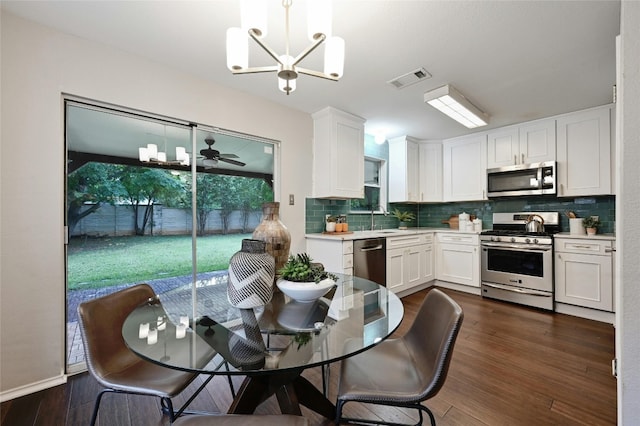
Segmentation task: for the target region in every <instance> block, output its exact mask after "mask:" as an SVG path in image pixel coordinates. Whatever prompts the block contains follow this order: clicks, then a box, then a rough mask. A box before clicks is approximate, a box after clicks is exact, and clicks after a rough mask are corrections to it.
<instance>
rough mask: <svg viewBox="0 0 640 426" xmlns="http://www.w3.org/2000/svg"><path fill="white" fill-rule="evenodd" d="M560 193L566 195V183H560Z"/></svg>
mask: <svg viewBox="0 0 640 426" xmlns="http://www.w3.org/2000/svg"><path fill="white" fill-rule="evenodd" d="M560 195H564V184H563V183H561V184H560Z"/></svg>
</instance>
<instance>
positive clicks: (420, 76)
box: [387, 68, 431, 89]
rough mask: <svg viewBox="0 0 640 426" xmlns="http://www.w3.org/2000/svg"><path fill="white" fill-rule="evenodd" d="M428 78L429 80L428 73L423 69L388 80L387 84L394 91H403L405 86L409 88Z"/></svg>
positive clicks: (429, 75)
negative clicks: (393, 88)
mask: <svg viewBox="0 0 640 426" xmlns="http://www.w3.org/2000/svg"><path fill="white" fill-rule="evenodd" d="M428 78H431V74H429V72H428V71H427V70H425V69H424V68H418V69H417V70H413V71H411V72H408V73H406V74H403V75H401V76H400V77H396V78H394V79H392V80H389V81H387V83H389V84H390V85H392V86H394V87H395V88H396V89H404V88H405V87H407V86H411V85H412V84H415V83H417V82H419V81H422V80H426V79H428Z"/></svg>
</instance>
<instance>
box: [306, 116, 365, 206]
mask: <svg viewBox="0 0 640 426" xmlns="http://www.w3.org/2000/svg"><path fill="white" fill-rule="evenodd" d="M312 117H313V173H312V176H313V183H312V185H313V190H312V193H313V195H312V196H313V197H314V198H337V199H349V198H364V123H365V120H364V119H363V118H360V117H357V116H355V115H353V114H349V113H346V112H343V111H340V110H337V109H335V108H332V107H327V108H324V109H322V110H320V111H318V112H316V113H314V114H312Z"/></svg>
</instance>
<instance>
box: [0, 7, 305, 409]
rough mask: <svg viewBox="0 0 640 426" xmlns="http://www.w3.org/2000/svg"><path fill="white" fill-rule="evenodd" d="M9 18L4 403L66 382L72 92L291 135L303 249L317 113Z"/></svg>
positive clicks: (291, 188) (4, 109)
mask: <svg viewBox="0 0 640 426" xmlns="http://www.w3.org/2000/svg"><path fill="white" fill-rule="evenodd" d="M1 20H2V21H1V24H2V25H1V43H2V45H1V46H2V49H1V52H2V56H1V61H2V62H1V78H2V80H1V82H2V84H1V91H2V95H1V102H2V105H1V114H0V117H1V119H2V129H1V137H2V139H1V150H2V151H1V159H0V161H1V162H0V173H1V180H0V185H1V193H0V195H1V198H0V200H1V201H0V202H1V210H0V215H1V222H0V226H1V228H0V229H1V231H2V234H1V247H0V250H1V264H0V268H1V270H0V400H5V399H10V398H12V397H14V396H17V395H19V394H21V393H25V392H28V391H32V390H34V389H36V388H38V387H42V388H44V387H48V386H51V385H53V384H56V383H58V382H61V381H63V380H64V368H65V362H64V359H65V343H64V342H65V333H64V331H65V309H64V307H65V266H64V260H65V257H64V246H63V241H64V238H63V236H64V233H63V223H64V211H65V206H64V158H65V152H64V143H63V110H62V106H63V104H62V95H61V94H62V93H69V94H72V95H75V96H82V97H86V98H89V99H95V100H99V101H102V102H108V103H112V104H115V105H121V106H126V107H128V108H134V109H139V110H142V111H147V112H152V113H156V114H161V115H166V116H169V117H175V118H178V119H185V120H190V121H194V122H198V123H204V124H209V125H214V126H218V127H222V128H227V129H232V130H236V131H239V132H244V133H249V134H254V135H259V136H263V137H266V138H270V139H275V140H280V141H281V143H282V145H281V148H282V149H281V154H282V155H281V160H282V162H281V168H280V173H281V174H280V182H281V187H280V189H281V194H285V195H284V197H283V199H285V200H286V199H288V194H294V195H295V196H296V197H295V198H296V200H299V201H298V202H297V203H296V205H295V206H289V205H288V203H284V202H283V204H282V205H281V208H280V214H281V219H282V221H283V222H284V223H285V224H286V225H287V227H288V228H289V231H290V232H291V236H292V245H291V250H292V252H298V251H303V250H304V247H305V246H304V224H305V218H304V202H303V200H304V198H305V196H307V195H309V194H310V193H311V175H310V167H309V166H308V165H309V164H311V140H312V132H313V123H312V120H311V117H310V115H308V114H305V113H301V112H299V111H295V110H291V109H288V108H285V107H283V106H280V105H277V104H273V103H269V102H266V101H264V100H262V99H259V98H255V97H252V96H249V95H247V94H244V93H241V92H237V91H233V90H230V89H227V88H224V87H220V86H216V85H213V84H210V83H207V82H206V81H203V80H198V79H196V78H194V77H192V76H190V75H186V74H183V73H181V72H178V71H176V70H172V69H169V68H166V67H163V66H159V65H158V64H156V63H152V62H149V61H146V60H144V59H142V58H140V57H135V56H132V55H130V54H127V53H124V52H121V51H117V50H114V49H112V48H109V47H107V46H103V45H99V44H96V43H93V42H89V41H86V40H83V39H80V38H77V37H74V36H70V35H66V34H63V33H60V32H57V31H54V30H52V29H48V28H45V27H42V26H40V25H37V24H34V23H31V22H28V21H24V20H22V19H20V18H18V17H15V16H13V15H11V14H9V13H7V12H4V13H2V16H1ZM221 60H224V59H221ZM284 121H286V123H287V125H286V126H277V125H275V124H276V123H278V122H284ZM36 152H37V155H35V153H36ZM43 206H46V207H45V208H43Z"/></svg>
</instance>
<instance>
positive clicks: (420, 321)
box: [403, 289, 464, 401]
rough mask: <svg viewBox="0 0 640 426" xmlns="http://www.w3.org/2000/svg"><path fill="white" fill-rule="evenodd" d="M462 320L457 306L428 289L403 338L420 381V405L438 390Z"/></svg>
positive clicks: (442, 294)
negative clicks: (418, 372) (421, 382)
mask: <svg viewBox="0 0 640 426" xmlns="http://www.w3.org/2000/svg"><path fill="white" fill-rule="evenodd" d="M463 318H464V314H463V312H462V308H461V307H460V305H458V304H457V303H456V302H455V301H454V300H453V299H452V298H451V297H449V296H447V295H446V294H445V293H443V292H442V291H440V290H438V289H432V290H431V291H429V293H427V296H426V297H425V298H424V301H423V302H422V305H421V306H420V309H419V311H418V314H417V315H416V317H415V320H414V322H413V324H412V325H411V327H410V328H409V331H408V332H407V333H406V334H405V335H404V336H403V339H404V340H405V343H406V345H407V347H408V348H409V350H410V351H411V353H412V356H413V359H414V360H415V363H416V367H417V368H418V370H419V371H420V375H421V377H422V380H423V386H422V389H423V390H422V392H421V395H420V398H419V400H420V401H424V400H426V399H428V398H431V397H433V396H435V395H436V394H437V393H438V391H439V390H440V388H442V385H443V384H444V381H445V379H446V377H447V373H448V371H449V364H450V363H451V356H452V354H453V347H454V345H455V342H456V338H457V336H458V332H459V331H460V327H461V326H462V320H463Z"/></svg>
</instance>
